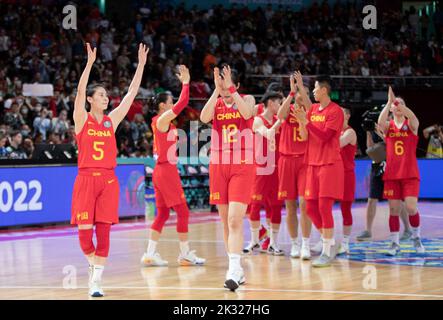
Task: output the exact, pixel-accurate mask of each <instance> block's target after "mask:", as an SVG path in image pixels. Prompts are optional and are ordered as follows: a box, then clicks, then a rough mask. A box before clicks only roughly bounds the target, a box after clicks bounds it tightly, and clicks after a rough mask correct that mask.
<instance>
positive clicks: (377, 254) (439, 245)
mask: <svg viewBox="0 0 443 320" xmlns="http://www.w3.org/2000/svg"><path fill="white" fill-rule="evenodd" d="M422 242H423V245H424V246H425V248H426V252H425V253H424V254H417V253H416V252H415V250H414V246H413V244H412V241H404V242H401V244H400V247H401V252H400V253H399V254H398V255H397V256H395V257H390V256H388V255H386V252H387V251H386V250H387V248H388V247H389V244H390V241H389V240H386V241H373V242H357V243H351V244H350V248H351V253H350V254H349V255H343V256H338V257H337V258H338V259H348V260H351V261H361V262H367V263H381V264H390V265H402V266H422V267H440V268H443V238H434V239H427V238H422Z"/></svg>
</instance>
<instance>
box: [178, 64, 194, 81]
mask: <svg viewBox="0 0 443 320" xmlns="http://www.w3.org/2000/svg"><path fill="white" fill-rule="evenodd" d="M178 72H179V73H177V78H178V79H179V80H180V82H181V83H182V84H188V83H189V81H190V80H191V75H190V74H189V69H188V68H187V67H186V66H185V65H180V66H179V67H178Z"/></svg>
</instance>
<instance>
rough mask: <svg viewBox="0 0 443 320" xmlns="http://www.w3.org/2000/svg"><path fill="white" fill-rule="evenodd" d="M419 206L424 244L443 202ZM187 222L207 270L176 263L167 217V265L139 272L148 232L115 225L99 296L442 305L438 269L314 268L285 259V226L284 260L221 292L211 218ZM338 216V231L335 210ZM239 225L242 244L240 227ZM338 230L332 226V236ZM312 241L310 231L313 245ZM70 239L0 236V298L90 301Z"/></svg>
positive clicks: (383, 221) (261, 263)
mask: <svg viewBox="0 0 443 320" xmlns="http://www.w3.org/2000/svg"><path fill="white" fill-rule="evenodd" d="M420 208H421V212H422V225H423V227H422V229H423V231H422V233H423V237H425V238H439V237H440V238H441V237H443V215H441V212H442V209H443V203H424V204H422V205H421V207H420ZM353 212H354V222H355V227H354V231H353V241H355V235H356V234H357V233H358V232H359V231H360V230H361V229H362V228H363V224H364V206H363V205H357V206H356V208H354V210H353ZM192 215H193V218H192V221H194V223H192V224H191V225H190V244H191V247H192V249H196V250H197V253H198V255H199V256H201V257H205V258H206V259H207V264H206V266H203V267H179V266H178V265H177V256H178V251H179V248H178V240H177V236H176V233H175V224H174V218H173V217H172V218H171V219H172V220H171V221H170V222H169V223H168V226H167V227H166V228H165V229H164V234H163V238H162V241H161V242H160V244H159V251H160V253H161V254H162V257H163V258H165V259H167V260H168V261H169V266H168V267H162V268H142V267H140V263H139V261H140V257H141V255H142V254H143V252H144V250H145V248H146V244H147V235H148V233H147V231H146V225H145V223H144V222H143V221H138V222H137V221H131V222H126V223H122V224H120V225H118V226H116V227H114V229H113V232H112V235H111V253H110V259H109V262H108V265H107V267H106V268H105V272H104V277H103V286H104V290H105V294H106V297H104V298H101V299H222V300H223V299H227V300H244V299H443V268H442V267H427V266H401V265H391V264H378V263H371V262H359V261H350V260H348V259H337V260H336V261H335V262H334V264H333V266H332V267H330V268H324V269H314V268H312V267H311V262H309V261H300V260H299V259H290V258H289V257H288V255H287V254H288V252H289V249H290V245H289V237H288V235H287V230H286V225H285V224H282V230H281V233H280V243H281V247H282V248H283V249H284V250H285V252H286V256H284V257H274V256H268V255H266V254H256V255H252V256H246V257H245V258H244V259H243V260H242V264H243V267H244V269H245V274H246V281H247V283H246V285H245V286H242V287H241V289H239V290H237V292H235V293H232V292H229V291H227V290H226V289H224V288H223V282H224V277H225V273H226V269H227V263H228V261H227V257H226V254H225V251H224V244H223V240H222V233H221V226H220V223H219V221H218V218H217V216H216V215H215V214H209V213H193V214H192ZM335 216H336V217H337V219H336V221H337V223H338V224H340V223H341V218H340V214H339V211H338V210H337V209H335ZM283 221H284V219H283ZM387 221H388V220H387V207H386V204H383V205H381V206H380V208H379V211H378V215H377V218H376V223H375V228H374V229H375V240H382V239H386V238H387V237H388V233H389V231H388V227H387ZM244 228H245V241H246V240H249V232H248V229H249V224H248V222H247V221H246V220H245V224H244ZM340 232H341V229H340V228H338V230H337V232H336V233H337V235H338V236H337V238H340ZM317 239H318V235H317V234H315V235H314V236H313V240H312V241H311V243H312V244H314V243H315V242H316V240H317ZM77 241H78V240H77V236H76V233H75V229H72V228H70V227H64V228H57V229H45V230H37V231H36V230H32V231H25V232H17V231H14V232H12V233H11V232H8V233H4V232H2V233H0V299H75V300H76V299H89V297H88V295H87V263H86V261H85V259H84V257H83V256H82V253H81V251H80V248H79V245H78V242H77ZM433 250H434V259H437V260H441V262H442V264H443V249H442V248H437V249H436V248H433ZM439 252H440V253H439ZM399 259H403V258H401V257H400V258H399Z"/></svg>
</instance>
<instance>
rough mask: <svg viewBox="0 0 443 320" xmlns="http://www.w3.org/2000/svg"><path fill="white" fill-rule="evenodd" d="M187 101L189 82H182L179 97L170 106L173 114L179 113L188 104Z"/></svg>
mask: <svg viewBox="0 0 443 320" xmlns="http://www.w3.org/2000/svg"><path fill="white" fill-rule="evenodd" d="M188 103H189V84H184V85H183V86H182V91H181V93H180V98H178V101H177V103H176V104H175V105H174V107H173V108H172V112H174V114H175V115H178V114H180V112H182V111H183V109H184V108H185V107H186V106H187V105H188Z"/></svg>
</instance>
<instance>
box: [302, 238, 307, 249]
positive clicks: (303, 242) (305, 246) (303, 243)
mask: <svg viewBox="0 0 443 320" xmlns="http://www.w3.org/2000/svg"><path fill="white" fill-rule="evenodd" d="M301 246H302V247H303V248H309V238H301Z"/></svg>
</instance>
